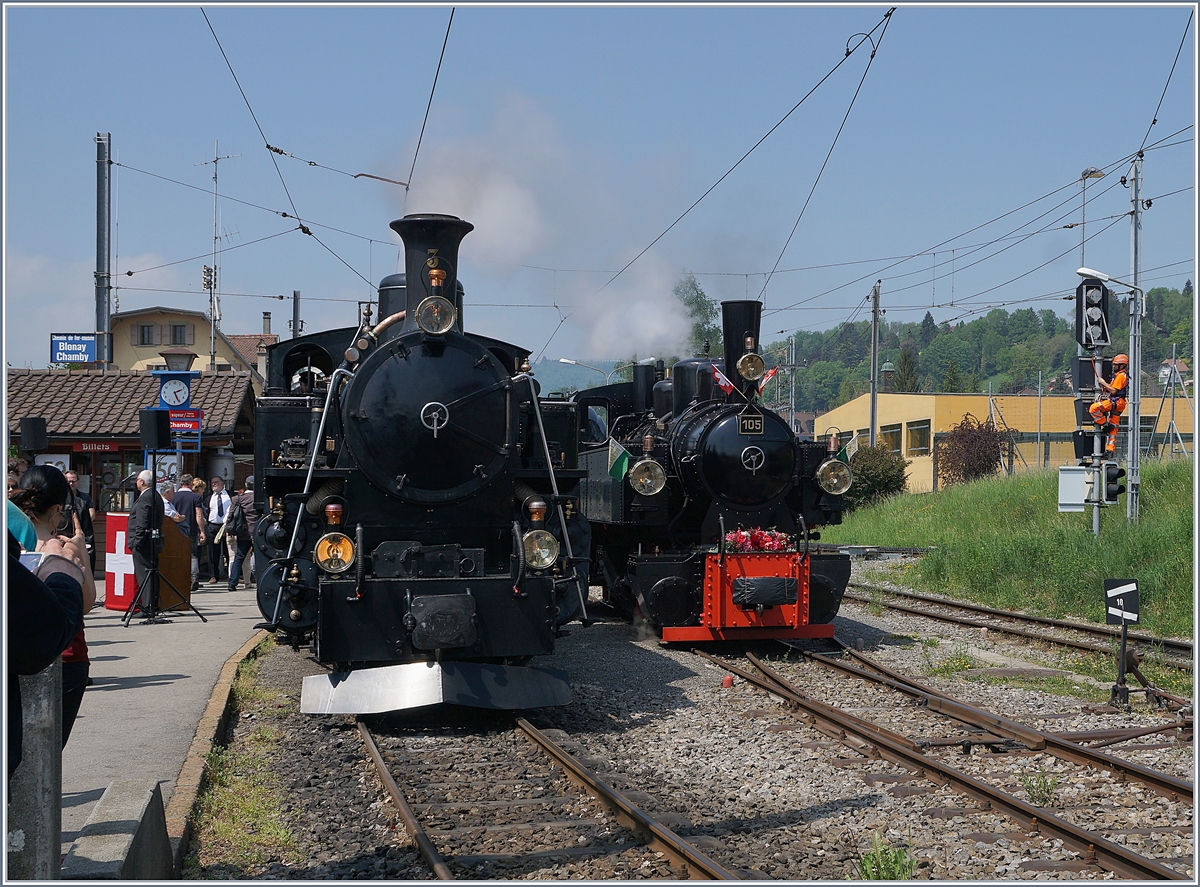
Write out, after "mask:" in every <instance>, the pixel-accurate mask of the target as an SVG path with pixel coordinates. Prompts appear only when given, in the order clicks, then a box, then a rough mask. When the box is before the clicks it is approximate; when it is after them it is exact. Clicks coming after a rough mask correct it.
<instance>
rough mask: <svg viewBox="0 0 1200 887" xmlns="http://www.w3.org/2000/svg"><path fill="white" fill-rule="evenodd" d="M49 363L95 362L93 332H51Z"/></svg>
mask: <svg viewBox="0 0 1200 887" xmlns="http://www.w3.org/2000/svg"><path fill="white" fill-rule="evenodd" d="M50 362H51V363H95V362H96V334H95V333H51V334H50Z"/></svg>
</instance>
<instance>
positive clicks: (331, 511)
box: [325, 502, 344, 527]
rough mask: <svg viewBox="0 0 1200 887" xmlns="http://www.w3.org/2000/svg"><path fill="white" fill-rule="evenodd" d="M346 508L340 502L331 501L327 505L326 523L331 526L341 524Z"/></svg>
mask: <svg viewBox="0 0 1200 887" xmlns="http://www.w3.org/2000/svg"><path fill="white" fill-rule="evenodd" d="M343 512H344V509H343V508H342V504H341V503H340V502H329V503H327V504H326V505H325V523H327V524H329V526H331V527H338V526H341V523H342V514H343Z"/></svg>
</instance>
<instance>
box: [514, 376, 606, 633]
mask: <svg viewBox="0 0 1200 887" xmlns="http://www.w3.org/2000/svg"><path fill="white" fill-rule="evenodd" d="M522 379H524V380H525V381H526V382H528V383H529V395H530V397H531V399H532V400H533V414H534V415H535V416H536V417H537V423H538V434H539V436H540V437H541V438H542V451H543V453H544V455H545V456H546V472H547V473H548V474H549V475H550V489H551V490H552V491H553V493H554V498H555V504H554V507H555V509H556V510H557V512H558V525H559V526H560V527H562V535H563V547H564V548H566V549H567V558H568V559H569V558H573V557H574V556H575V552H573V551H571V533H570V531H569V530H568V529H567V519H566V517H564V516H563V509H562V502H560V501H558V499H559V493H558V480H557V478H555V476H554V460H553V459H552V458H551V457H550V444H549V442H548V441H547V440H546V426H545V425H543V424H542V407H541V404H540V403H538V393H537V389H535V388H534V387H533V375H532V374H531V373H518V374H517V375H515V376H513V381H514V382H517V381H520V380H522ZM582 586H583V581H582V580H581V579H580V578H579V570H578V569H576V570H575V591H576V592H577V593H578V594H579V611H580V613H581V614H582V616H583V618H582V620H581V621H582V622H583V624H584V625H587V624H588V614H587V600H586V595H585V593H584V590H583V587H582Z"/></svg>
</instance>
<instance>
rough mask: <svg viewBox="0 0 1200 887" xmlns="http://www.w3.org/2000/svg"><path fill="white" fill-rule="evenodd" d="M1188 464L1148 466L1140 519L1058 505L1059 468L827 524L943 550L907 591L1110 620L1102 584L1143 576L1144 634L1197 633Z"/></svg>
mask: <svg viewBox="0 0 1200 887" xmlns="http://www.w3.org/2000/svg"><path fill="white" fill-rule="evenodd" d="M1193 475H1194V469H1193V466H1192V463H1191V461H1190V460H1174V461H1166V462H1158V461H1147V462H1144V463H1143V464H1142V485H1141V507H1140V520H1139V521H1138V523H1137V524H1134V525H1130V524H1129V523H1128V522H1127V521H1126V517H1125V504H1124V497H1122V502H1121V504H1120V505H1116V506H1112V507H1109V508H1106V509H1103V512H1102V515H1101V530H1100V536H1099V537H1095V536H1093V535H1092V518H1091V509H1090V508H1089V509H1088V510H1087V511H1086V512H1085V513H1083V514H1078V513H1075V514H1060V513H1059V512H1058V472H1057V471H1035V472H1030V473H1027V474H1019V475H1016V476H1015V477H997V478H993V479H989V480H983V481H977V482H975V483H970V484H960V485H956V486H953V487H949V488H947V489H944V490H940V491H938V492H936V493H918V494H910V495H901V496H896V497H893V498H891V499H888V500H886V501H884V502H882V503H880V504H878V505H875V506H872V507H869V508H864V509H860V510H858V511H855V512H853V513H851V514H849V515H847V516H846V519H845V521H844V523H842V524H841V526H838V527H828V528H826V529H824V530H823V531H822V541H823V542H834V543H838V542H841V543H854V544H860V545H868V544H869V545H879V546H885V547H898V548H899V547H922V548H924V547H934V548H935V550H933V551H930V552H928V553H926V554H924V555H922V556H921V557H920V558H919V559H918V560H917V561H916V562H914V563H911V564H909V565H907V566H906V567H904V568H902V569H901V570H900V571H899V575H896V576H894V577H893V578H895V579H896V581H898V582H899V583H902V584H904V585H906V586H908V587H911V588H916V589H921V590H925V591H933V592H938V593H942V594H947V595H952V596H954V597H959V598H963V599H969V600H974V601H977V602H979V603H983V604H986V605H988V606H993V607H1000V608H1004V609H1020V610H1025V611H1027V612H1033V613H1038V614H1041V615H1045V616H1055V617H1071V618H1080V619H1085V620H1089V621H1092V622H1103V621H1104V605H1103V604H1104V580H1105V579H1117V578H1130V577H1131V578H1135V579H1137V581H1138V588H1139V591H1140V594H1141V624H1140V625H1139V626H1138V628H1139V630H1141V631H1147V632H1151V633H1153V634H1161V635H1171V636H1181V637H1191V635H1192V615H1193V597H1192V591H1193V581H1194V577H1193V571H1192V548H1193V543H1192V534H1193V520H1192V484H1193Z"/></svg>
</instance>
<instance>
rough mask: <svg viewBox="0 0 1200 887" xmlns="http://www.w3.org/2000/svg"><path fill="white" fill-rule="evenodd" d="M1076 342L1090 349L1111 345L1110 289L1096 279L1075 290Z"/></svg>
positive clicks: (1093, 278)
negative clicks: (1109, 329)
mask: <svg viewBox="0 0 1200 887" xmlns="http://www.w3.org/2000/svg"><path fill="white" fill-rule="evenodd" d="M1075 341H1077V342H1078V343H1079V344H1080V345H1082V346H1083V347H1084V348H1088V349H1096V348H1102V347H1104V346H1105V345H1108V344H1109V336H1108V287H1106V286H1105V285H1104V282H1103V281H1102V280H1100V279H1098V278H1096V277H1089V278H1087V279H1085V280H1084V281H1083V282H1082V283H1080V284H1079V286H1077V287H1076V288H1075Z"/></svg>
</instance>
